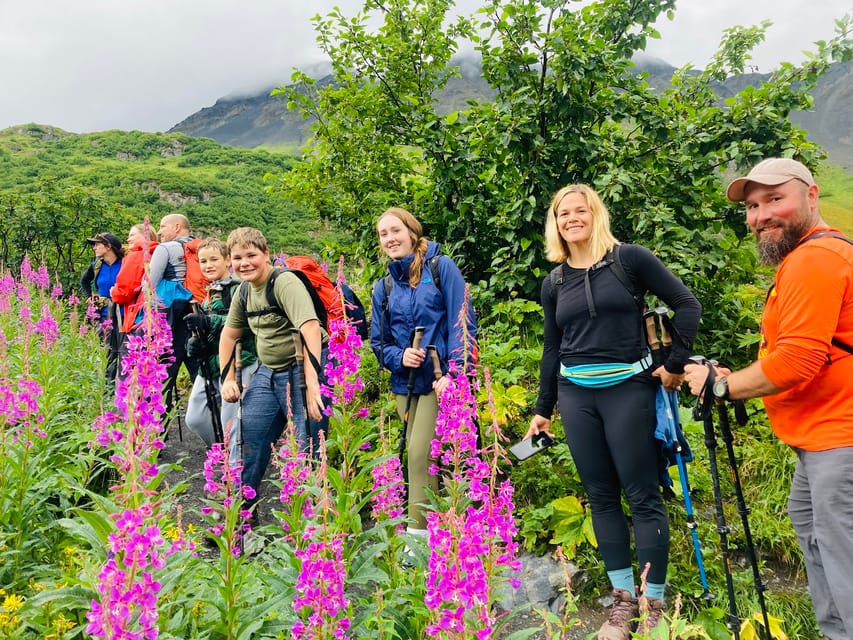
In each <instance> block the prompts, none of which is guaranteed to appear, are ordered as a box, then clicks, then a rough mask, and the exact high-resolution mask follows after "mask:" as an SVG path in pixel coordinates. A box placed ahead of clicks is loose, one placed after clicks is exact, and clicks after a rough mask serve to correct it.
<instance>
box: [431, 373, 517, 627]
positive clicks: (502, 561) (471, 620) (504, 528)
mask: <svg viewBox="0 0 853 640" xmlns="http://www.w3.org/2000/svg"><path fill="white" fill-rule="evenodd" d="M471 387H472V383H471V379H470V378H469V377H468V376H466V375H460V376H453V375H451V376H450V384H449V385H448V389H447V390H446V391H445V393H444V394H442V397H441V399H440V402H439V413H438V419H437V421H436V438H435V440H433V442H432V447H431V453H432V456H433V457H434V458H436V459H437V460H438V463H439V464H440V465H441V469H442V471H443V472H444V473H446V474H448V476H449V478H448V480H447V482H448V483H449V484H450V486H451V488H450V489H449V491H448V493H449V495H450V496H451V499H450V501H451V504H450V506H449V507H448V510H447V511H446V512H443V513H439V512H431V513H428V514H427V529H428V531H429V544H430V560H429V565H428V568H427V593H426V596H425V599H424V602H425V604H426V606H427V608H428V609H430V610H431V611H432V612H433V613H432V616H431V621H432V622H431V624H429V625H428V626H427V628H426V633H427V635H429V636H431V637H446V636H447V634H448V633H451V634H461V633H463V632H474V634H475V635H476V637H491V633H492V621H491V618H490V614H489V610H490V607H489V604H490V597H491V592H490V585H491V584H493V582H494V579H495V578H497V577H499V576H502V575H505V574H506V573H508V572H517V571H518V570H519V569H520V563H519V561H518V560H517V558H516V554H517V544H516V543H515V541H514V536H515V534H516V526H515V521H514V518H513V515H512V510H513V508H514V505H513V503H512V486H511V485H510V484H509V482H508V481H507V482H504V483H502V484H501V485H500V486H499V487H497V486H496V480H495V476H496V471H495V469H496V464H488V463H487V462H486V461H484V460H483V458H482V456H483V455H484V454H486V453H489V451H490V450H479V449H478V448H477V427H476V422H475V408H476V402H475V399H474V395H473V392H472V388H471ZM435 467H436V469H435V471H437V468H438V464H437V465H435ZM454 487H455V489H454ZM510 583H511V584H513V585H517V583H518V581H517V580H516V579H514V578H510Z"/></svg>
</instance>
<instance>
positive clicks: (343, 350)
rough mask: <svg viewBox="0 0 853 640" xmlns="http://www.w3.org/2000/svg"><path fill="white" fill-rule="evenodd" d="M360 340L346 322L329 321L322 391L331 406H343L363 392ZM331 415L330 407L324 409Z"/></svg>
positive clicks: (339, 319) (334, 319) (347, 321)
mask: <svg viewBox="0 0 853 640" xmlns="http://www.w3.org/2000/svg"><path fill="white" fill-rule="evenodd" d="M361 346H362V340H361V336H359V335H358V332H357V331H356V330H355V328H354V327H353V326H352V324H351V323H350V321H349V320H347V319H346V318H332V320H331V321H330V322H329V359H328V361H327V362H326V370H325V373H326V379H327V384H325V385H323V387H322V389H321V391H322V393H323V395H324V396H326V397H328V398H331V399H332V404H337V405H346V404H349V403H351V402H352V401H353V399H354V398H355V394H356V393H357V392H359V391H361V390H362V389H364V384H363V382H362V380H361V377H360V376H359V375H358V371H359V367H360V366H361V353H360V352H359V349H361ZM326 412H327V414H328V413H331V405H330V406H329V407H327V409H326Z"/></svg>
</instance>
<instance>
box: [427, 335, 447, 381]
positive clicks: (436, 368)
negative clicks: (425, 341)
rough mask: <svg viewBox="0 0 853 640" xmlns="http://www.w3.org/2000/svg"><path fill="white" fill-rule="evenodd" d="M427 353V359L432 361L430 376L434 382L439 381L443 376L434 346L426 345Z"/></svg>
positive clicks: (436, 349)
mask: <svg viewBox="0 0 853 640" xmlns="http://www.w3.org/2000/svg"><path fill="white" fill-rule="evenodd" d="M427 353H429V358H430V360H431V361H432V376H433V377H434V378H435V379H436V380H441V377H442V376H443V375H444V374H443V373H442V372H441V360H440V359H439V357H438V347H436V346H435V345H434V344H431V345H427Z"/></svg>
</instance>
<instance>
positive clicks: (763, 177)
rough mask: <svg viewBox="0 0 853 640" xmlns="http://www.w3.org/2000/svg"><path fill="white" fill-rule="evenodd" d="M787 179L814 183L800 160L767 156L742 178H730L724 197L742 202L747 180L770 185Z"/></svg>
mask: <svg viewBox="0 0 853 640" xmlns="http://www.w3.org/2000/svg"><path fill="white" fill-rule="evenodd" d="M789 180H799V181H800V182H804V183H805V184H806V185H808V186H811V185H813V184H814V178H813V177H812V172H811V171H809V170H808V168H807V167H806V165H804V164H803V163H802V162H797V161H796V160H791V159H790V158H767V160H762V161H761V162H759V163H758V164H757V165H755V166H754V167H753V168H752V171H750V172H749V173H748V174H746V176H744V177H743V178H737V179H736V180H732V182H731V184H729V187H728V189H726V197H727V198H728V199H729V200H731V201H732V202H743V199H744V193H743V192H744V189H746V185H747V183H749V182H757V183H758V184H763V185H764V186H767V187H772V186H776V185H777V184H783V183H785V182H788V181H789Z"/></svg>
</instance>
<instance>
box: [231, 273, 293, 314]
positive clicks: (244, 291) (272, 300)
mask: <svg viewBox="0 0 853 640" xmlns="http://www.w3.org/2000/svg"><path fill="white" fill-rule="evenodd" d="M281 271H282V270H281V269H279V268H278V267H275V268H274V269H273V270H272V273H271V274H270V277H269V280H267V285H266V288H265V293H266V298H267V306H266V307H265V308H263V309H259V310H258V311H249V309H248V306H249V283H248V282H243V283H242V284H240V294H239V295H240V302H241V303H242V305H243V312H244V313H245V314H246V317H247V318H256V317H257V316H263V315H267V314H268V313H274V314H276V315H280V316H283V315H285V314H284V309H282V308H281V305H279V304H278V300H277V299H276V297H275V279H276V278H277V277H278V274H280V273H281Z"/></svg>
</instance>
